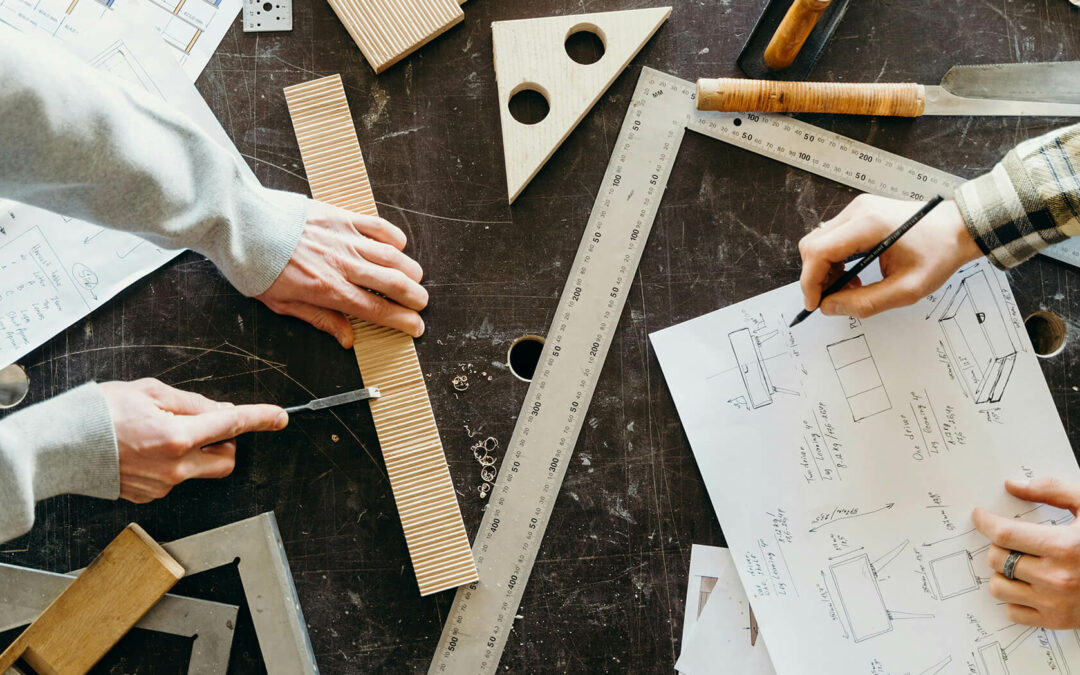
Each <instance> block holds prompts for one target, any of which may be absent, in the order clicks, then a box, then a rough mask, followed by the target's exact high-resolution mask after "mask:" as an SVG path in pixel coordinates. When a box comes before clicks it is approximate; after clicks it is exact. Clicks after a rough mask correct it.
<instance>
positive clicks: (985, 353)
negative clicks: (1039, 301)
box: [938, 270, 1017, 403]
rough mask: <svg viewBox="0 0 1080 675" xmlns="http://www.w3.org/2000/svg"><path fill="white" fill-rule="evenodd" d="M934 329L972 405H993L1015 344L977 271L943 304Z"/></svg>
mask: <svg viewBox="0 0 1080 675" xmlns="http://www.w3.org/2000/svg"><path fill="white" fill-rule="evenodd" d="M943 302H944V306H945V308H944V310H943V311H942V314H941V318H940V319H938V325H939V326H941V331H942V333H944V334H945V346H946V348H947V350H948V352H949V356H950V357H951V358H952V360H953V363H954V364H955V366H956V370H957V378H958V379H959V380H960V383H961V385H962V386H963V387H964V391H965V392H966V393H967V394H968V395H969V396H970V397H971V398H972V399H973V400H974V401H975V402H976V403H997V402H998V401H1000V400H1001V396H1002V394H1003V393H1004V391H1005V386H1006V385H1007V384H1008V382H1009V376H1010V375H1012V370H1013V366H1014V365H1015V364H1016V352H1017V350H1016V344H1015V343H1014V342H1013V339H1012V333H1011V331H1010V330H1009V327H1008V325H1007V324H1006V323H1005V318H1004V316H1002V313H1001V312H1000V311H999V309H998V304H997V301H996V300H995V294H994V291H993V289H992V288H991V287H990V282H989V281H988V280H987V278H986V273H985V272H984V271H983V270H979V271H977V272H975V273H973V274H970V275H968V276H966V277H964V279H963V280H962V281H961V282H960V283H959V285H958V286H957V287H956V291H955V292H954V293H953V295H952V297H950V298H946V299H945V300H944V301H943Z"/></svg>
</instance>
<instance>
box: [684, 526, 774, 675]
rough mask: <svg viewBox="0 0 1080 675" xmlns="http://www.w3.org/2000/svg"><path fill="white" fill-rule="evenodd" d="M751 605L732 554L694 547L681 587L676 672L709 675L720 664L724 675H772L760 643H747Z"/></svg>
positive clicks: (770, 665)
mask: <svg viewBox="0 0 1080 675" xmlns="http://www.w3.org/2000/svg"><path fill="white" fill-rule="evenodd" d="M749 608H750V603H749V601H748V600H747V599H746V591H744V590H743V587H742V582H741V581H739V574H738V572H736V571H735V563H734V561H733V560H732V559H731V552H730V551H729V550H728V549H726V548H722V547H719V546H699V545H698V544H694V546H693V548H692V549H691V551H690V579H689V582H688V583H687V587H686V612H685V615H684V617H685V618H684V619H683V633H682V653H681V654H680V655H679V660H678V661H677V662H676V664H675V668H676V669H677V670H678V671H679V673H681V674H682V675H708V674H710V673H713V672H715V671H716V667H717V664H723V666H724V669H725V672H730V673H739V674H740V675H775V673H776V671H775V670H773V667H772V663H771V662H770V661H769V653H768V652H767V651H766V650H765V641H764V640H763V639H762V638H761V636H760V635H758V636H757V638H756V639H754V640H753V642H751V630H752V629H751V627H750V626H751V620H750V611H749Z"/></svg>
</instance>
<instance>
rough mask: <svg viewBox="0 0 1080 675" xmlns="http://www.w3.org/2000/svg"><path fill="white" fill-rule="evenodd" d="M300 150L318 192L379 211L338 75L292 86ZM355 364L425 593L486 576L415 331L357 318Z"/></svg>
mask: <svg viewBox="0 0 1080 675" xmlns="http://www.w3.org/2000/svg"><path fill="white" fill-rule="evenodd" d="M285 100H286V101H287V102H288V106H289V114H290V115H291V116H292V122H293V127H294V129H295V130H296V139H297V141H298V142H299V144H300V155H301V157H302V158H303V160H304V167H305V168H306V170H307V176H308V182H309V183H310V185H311V194H312V196H313V197H315V199H318V200H320V201H324V202H327V203H330V204H333V205H335V206H340V207H341V208H344V209H349V210H350V211H355V212H357V213H365V214H368V215H373V216H374V215H378V211H377V209H376V207H375V198H374V197H373V196H372V194H371V185H370V184H369V183H368V178H367V170H366V169H365V167H364V157H363V155H362V154H361V152H360V144H359V142H358V141H357V139H356V130H355V128H354V127H353V122H352V116H351V115H350V113H349V104H348V101H347V100H346V99H345V90H344V88H343V87H342V84H341V77H340V76H339V75H332V76H330V77H324V78H321V79H318V80H312V81H311V82H305V83H303V84H298V85H295V86H292V87H287V88H286V89H285ZM352 325H353V333H354V335H355V345H354V347H353V349H354V351H355V352H356V362H357V364H358V365H359V366H360V372H361V373H362V374H363V376H364V385H365V386H377V387H379V389H380V390H381V391H382V396H381V397H380V398H378V399H374V400H372V401H371V416H372V418H374V420H375V430H376V431H377V432H378V435H379V444H380V445H381V446H382V452H383V458H384V459H385V460H386V471H387V473H388V474H389V476H390V487H391V489H392V490H393V492H394V499H395V500H396V501H397V506H398V512H399V514H400V515H401V525H402V528H403V529H404V530H405V542H406V543H407V544H408V546H409V555H410V557H411V558H412V563H413V568H414V571H415V572H416V581H417V583H418V584H419V586H420V594H421V595H429V594H431V593H437V592H438V591H442V590H446V589H448V588H454V587H456V586H460V585H462V584H467V583H472V582H474V581H476V580H477V579H478V578H479V577H478V576H477V573H476V563H475V562H474V560H473V556H472V550H471V549H470V547H469V538H468V536H467V535H466V534H465V524H464V522H463V521H462V519H461V511H460V509H459V507H458V502H457V494H456V493H455V492H454V485H453V483H452V481H451V480H450V470H449V468H448V467H447V465H446V456H445V454H444V453H443V447H442V441H441V440H440V438H439V430H438V427H437V426H436V425H435V417H434V415H433V414H432V412H431V402H430V400H429V399H428V393H427V385H426V384H425V382H424V374H423V372H422V371H421V370H420V362H419V360H418V359H417V358H416V348H415V346H414V345H413V340H412V338H411V337H409V336H408V335H406V334H405V333H402V332H400V331H396V330H393V329H391V328H384V327H382V326H376V325H374V324H371V323H367V322H366V321H360V320H358V319H355V318H354V319H353V320H352Z"/></svg>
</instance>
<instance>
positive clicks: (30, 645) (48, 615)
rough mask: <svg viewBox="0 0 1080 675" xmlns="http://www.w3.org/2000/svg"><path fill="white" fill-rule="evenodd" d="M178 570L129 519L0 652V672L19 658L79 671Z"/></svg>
mask: <svg viewBox="0 0 1080 675" xmlns="http://www.w3.org/2000/svg"><path fill="white" fill-rule="evenodd" d="M183 576H184V568H183V567H181V566H180V563H178V562H176V561H175V560H174V559H173V558H172V556H170V555H169V554H168V553H166V552H165V549H163V548H161V546H159V545H158V544H157V542H155V541H154V540H153V539H151V538H150V535H148V534H146V532H144V531H143V529H142V528H141V527H139V526H138V525H136V524H134V523H132V524H131V525H128V526H127V527H126V528H124V530H123V531H122V532H120V534H119V535H118V536H117V537H116V539H114V540H113V541H112V543H110V544H109V545H108V546H106V547H105V550H104V551H102V552H101V553H100V554H99V555H98V557H97V558H94V561H93V562H92V563H90V565H89V566H88V567H87V568H86V569H85V570H84V571H83V573H82V574H80V575H79V576H78V578H77V579H75V581H73V582H72V583H71V585H70V586H68V587H67V589H65V590H64V592H63V593H61V594H60V595H59V596H57V598H56V599H55V600H53V601H52V604H50V605H49V606H48V607H47V608H46V609H45V611H44V612H42V613H41V616H39V617H38V618H37V620H35V621H34V623H32V624H30V626H29V627H28V628H27V629H26V630H25V631H23V633H22V635H20V636H19V637H18V638H16V639H15V642H13V643H12V644H11V646H10V647H8V648H7V650H6V651H5V652H4V653H3V654H0V673H6V672H8V669H9V668H11V667H12V666H13V665H14V664H15V662H16V661H17V660H18V659H20V658H22V659H23V660H24V661H25V662H26V663H27V665H29V666H30V667H31V668H33V669H34V670H35V671H37V672H39V673H51V674H52V675H75V674H81V673H85V672H87V671H88V670H90V668H92V667H93V666H94V664H95V663H97V662H98V661H100V660H101V657H102V656H105V654H106V652H108V651H109V650H110V649H112V646H113V645H114V644H116V643H117V641H118V640H119V639H120V638H122V637H123V636H124V634H125V633H127V632H128V631H129V630H130V629H131V627H132V626H134V625H135V622H136V621H138V620H139V619H140V618H142V616H143V615H144V614H146V612H147V611H149V610H150V608H151V607H153V606H154V604H155V603H157V601H158V600H159V599H161V596H163V595H165V592H166V591H168V590H169V589H170V588H172V587H173V585H174V584H175V583H176V582H177V581H179V580H180V578H181V577H183Z"/></svg>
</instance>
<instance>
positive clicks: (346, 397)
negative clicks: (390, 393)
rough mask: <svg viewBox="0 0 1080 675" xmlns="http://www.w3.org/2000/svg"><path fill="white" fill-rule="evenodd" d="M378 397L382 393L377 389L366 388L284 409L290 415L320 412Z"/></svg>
mask: <svg viewBox="0 0 1080 675" xmlns="http://www.w3.org/2000/svg"><path fill="white" fill-rule="evenodd" d="M380 396H382V392H380V391H379V388H378V387H366V388H364V389H357V390H355V391H349V392H346V393H344V394H335V395H334V396H327V397H325V398H317V399H315V400H314V401H308V402H307V403H305V404H304V405H294V406H292V407H291V408H285V412H287V413H289V414H290V415H291V414H293V413H295V412H301V411H303V410H322V409H323V408H332V407H333V406H336V405H345V404H346V403H352V402H354V401H366V400H368V399H372V398H379V397H380Z"/></svg>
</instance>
